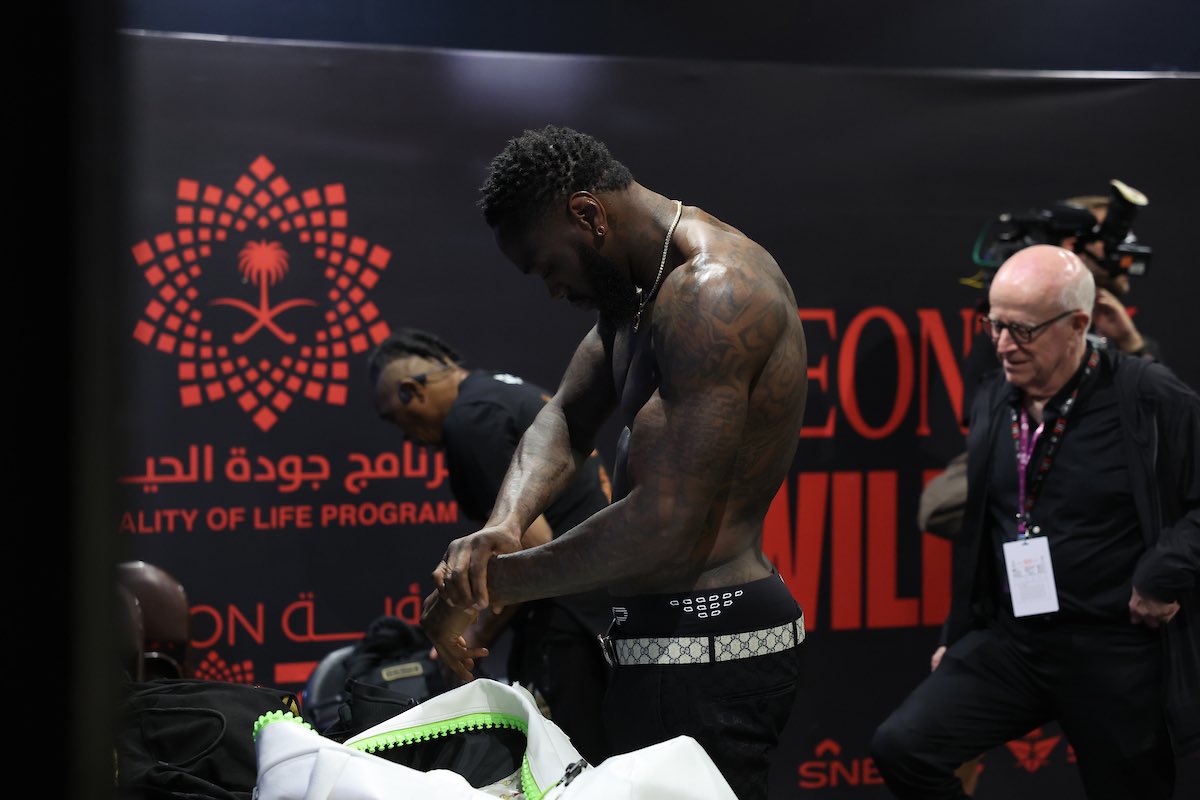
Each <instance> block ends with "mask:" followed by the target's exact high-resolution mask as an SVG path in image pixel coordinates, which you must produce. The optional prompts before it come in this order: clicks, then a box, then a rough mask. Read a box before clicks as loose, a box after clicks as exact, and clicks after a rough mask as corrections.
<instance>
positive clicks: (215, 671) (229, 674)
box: [195, 650, 254, 683]
mask: <svg viewBox="0 0 1200 800" xmlns="http://www.w3.org/2000/svg"><path fill="white" fill-rule="evenodd" d="M195 677H197V678H199V679H201V680H206V681H228V682H230V683H254V662H253V661H250V660H249V659H247V660H245V661H241V662H234V663H232V664H230V663H229V662H227V661H226V660H225V659H223V658H221V656H220V654H218V653H217V651H215V650H210V651H209V652H208V655H207V656H205V657H204V660H203V661H201V662H200V664H199V666H197V667H196V671H195Z"/></svg>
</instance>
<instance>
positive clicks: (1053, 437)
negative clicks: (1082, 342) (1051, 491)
mask: <svg viewBox="0 0 1200 800" xmlns="http://www.w3.org/2000/svg"><path fill="white" fill-rule="evenodd" d="M1098 363H1100V354H1099V352H1097V351H1095V350H1093V351H1092V354H1091V357H1090V358H1088V362H1087V366H1086V367H1084V370H1083V377H1082V378H1080V380H1079V383H1077V384H1075V388H1074V389H1072V390H1071V396H1070V397H1068V398H1067V399H1066V400H1065V401H1064V402H1063V406H1062V413H1060V414H1059V415H1058V419H1057V420H1055V422H1054V428H1053V429H1052V430H1051V431H1050V441H1049V442H1048V443H1047V445H1046V452H1044V453H1043V454H1042V461H1041V463H1040V464H1038V468H1037V472H1035V473H1034V474H1033V479H1032V481H1030V485H1029V486H1028V491H1027V490H1026V473H1027V472H1028V467H1029V461H1030V460H1031V459H1032V458H1033V451H1034V448H1036V447H1037V442H1038V439H1039V438H1040V437H1041V435H1042V428H1043V425H1044V423H1043V425H1038V426H1037V429H1036V430H1035V431H1034V432H1033V435H1032V436H1031V435H1030V433H1029V414H1028V413H1027V412H1026V411H1025V409H1024V408H1022V409H1021V411H1020V412H1019V413H1018V412H1017V410H1016V409H1015V408H1013V409H1010V412H1011V413H1012V437H1013V448H1014V449H1015V450H1016V454H1017V534H1018V535H1019V536H1020V537H1021V538H1027V537H1028V536H1029V534H1030V533H1033V534H1034V535H1036V534H1039V533H1041V528H1040V527H1039V526H1037V525H1033V526H1032V527H1031V526H1030V525H1029V512H1030V511H1032V510H1033V504H1034V502H1035V501H1036V500H1037V496H1038V493H1039V492H1040V491H1041V488H1042V481H1043V480H1045V478H1046V473H1047V472H1049V471H1050V465H1051V464H1053V463H1054V454H1055V453H1056V452H1058V445H1059V443H1060V442H1061V441H1062V438H1063V434H1064V433H1065V432H1066V430H1067V414H1069V413H1070V412H1071V408H1072V407H1074V405H1075V400H1076V398H1078V397H1079V389H1080V387H1082V386H1083V384H1084V382H1085V381H1087V379H1088V376H1090V375H1091V374H1092V372H1093V371H1094V370H1095V369H1096V365H1097V364H1098Z"/></svg>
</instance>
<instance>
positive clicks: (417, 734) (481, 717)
mask: <svg viewBox="0 0 1200 800" xmlns="http://www.w3.org/2000/svg"><path fill="white" fill-rule="evenodd" d="M276 722H291V723H293V724H297V725H302V726H304V727H305V728H308V729H309V730H310V731H313V733H316V730H315V729H314V728H313V726H312V725H310V724H308V723H307V722H305V721H304V720H303V719H301V718H300V717H297V716H296V715H295V714H293V713H292V712H290V711H269V712H267V713H266V714H263V715H262V716H260V717H259V718H258V719H257V720H255V722H254V732H253V737H254V738H255V739H257V738H258V734H259V732H260V731H262V729H263V728H265V727H266V726H268V725H271V724H273V723H276ZM486 728H509V729H512V730H519V731H520V732H521V733H523V734H525V736H526V737H528V736H529V726H528V725H527V724H526V722H525V720H524V719H522V718H521V717H517V716H514V715H512V714H500V713H497V712H494V711H484V712H480V713H477V714H466V715H464V716H461V717H454V718H453V719H448V720H444V721H442V722H431V723H428V724H426V725H417V726H416V727H413V728H405V729H403V730H399V731H388V732H387V733H379V734H376V735H374V736H371V737H369V738H367V739H361V740H359V741H357V742H348V743H346V745H347V747H351V748H353V749H355V750H359V751H362V752H365V753H372V754H373V753H375V751H377V750H387V749H390V748H393V747H403V746H404V745H407V744H415V743H418V742H428V741H431V740H433V739H438V738H441V737H443V736H450V735H452V734H456V733H465V732H467V731H475V730H484V729H486ZM556 783H557V781H556V782H555V784H556ZM555 784H551V785H549V786H547V787H546V788H545V789H544V790H543V789H541V788H539V787H538V785H537V783H536V782H535V781H534V779H533V771H532V770H531V769H530V768H529V754H528V753H525V754H524V755H522V756H521V792H522V793H523V794H524V795H525V800H542V797H543V796H544V795H545V794H546V792H548V791H550V790H551V789H553V788H554V786H555Z"/></svg>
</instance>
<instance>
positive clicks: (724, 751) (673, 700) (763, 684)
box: [604, 647, 800, 800]
mask: <svg viewBox="0 0 1200 800" xmlns="http://www.w3.org/2000/svg"><path fill="white" fill-rule="evenodd" d="M799 659H800V648H798V647H793V648H792V649H790V650H785V651H783V652H781V653H773V654H770V655H763V656H754V657H753V658H746V659H742V660H740V661H726V662H719V663H715V664H668V665H664V666H656V665H634V666H619V667H616V668H615V669H614V670H613V673H612V678H611V679H610V684H609V689H608V695H607V696H606V697H605V700H604V723H605V728H606V729H607V731H608V737H609V742H610V744H611V745H612V747H613V752H614V753H627V752H629V751H631V750H637V749H640V748H642V747H648V746H650V745H652V744H657V743H658V742H664V741H666V740H668V739H672V738H674V737H676V736H680V735H687V736H691V737H692V738H693V739H695V740H696V741H697V742H699V744H700V745H701V747H703V748H704V750H705V751H706V752H707V753H708V755H709V757H710V758H711V759H712V760H713V763H714V764H715V765H716V767H717V769H719V770H720V771H721V774H722V775H724V776H725V780H726V781H728V783H729V785H730V787H731V788H732V789H733V791H734V793H735V794H736V795H737V796H738V797H739V798H740V800H764V798H766V796H767V774H768V772H769V768H770V755H771V753H772V752H773V751H774V750H775V747H776V746H777V744H778V742H779V735H780V733H781V732H782V731H783V727H784V725H785V724H786V723H787V720H788V717H789V716H790V715H791V712H792V704H793V701H794V699H795V696H796V686H797V676H798V674H799V669H800V661H799Z"/></svg>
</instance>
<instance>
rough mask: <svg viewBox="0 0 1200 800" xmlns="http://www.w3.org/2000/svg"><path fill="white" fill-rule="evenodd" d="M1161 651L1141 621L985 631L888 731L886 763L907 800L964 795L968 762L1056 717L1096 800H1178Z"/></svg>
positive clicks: (908, 702)
mask: <svg viewBox="0 0 1200 800" xmlns="http://www.w3.org/2000/svg"><path fill="white" fill-rule="evenodd" d="M1161 647H1162V645H1161V642H1160V641H1159V640H1158V638H1157V637H1156V636H1155V635H1154V634H1153V632H1150V631H1149V630H1148V629H1146V628H1140V627H1133V626H1130V627H1129V628H1127V629H1125V628H1120V629H1114V628H1101V627H1099V626H1086V625H1077V626H1072V625H1064V624H1060V623H1053V622H1044V621H1018V622H1011V623H1008V624H1007V625H1002V624H997V625H996V626H993V627H992V628H989V629H987V630H978V631H973V632H971V633H969V634H967V635H966V636H965V637H963V638H962V639H961V640H959V641H958V642H956V643H955V644H954V645H953V646H952V647H951V648H950V649H949V650H948V651H947V652H946V654H945V656H944V657H943V659H942V662H941V665H940V666H939V667H938V668H937V669H936V670H934V671H933V672H932V673H931V674H930V675H929V677H928V678H926V679H925V680H924V681H923V682H922V683H921V684H920V685H919V686H918V687H917V688H916V689H915V690H914V691H913V692H912V694H910V695H909V696H908V698H907V699H905V700H904V702H903V703H901V705H900V707H899V708H897V709H896V710H895V711H894V712H893V713H892V714H891V716H889V717H888V718H887V720H886V721H884V723H883V724H882V725H880V726H879V728H878V729H877V730H876V732H875V737H874V740H873V742H872V753H873V755H874V758H875V762H876V765H877V766H878V768H879V771H880V773H881V774H882V775H883V778H884V780H885V782H886V783H887V786H888V788H889V789H891V791H892V792H893V793H894V794H895V795H896V797H898V798H901V800H906V799H907V798H921V800H936V799H937V798H963V797H965V796H966V795H965V794H964V792H963V790H962V786H961V784H960V782H959V780H958V778H957V777H956V776H955V775H954V769H955V768H956V767H958V766H959V765H960V764H962V763H963V762H964V761H968V760H970V759H972V758H974V757H976V756H979V755H981V754H983V753H985V752H987V751H988V750H990V749H992V748H993V747H996V746H998V745H1000V744H1003V743H1004V742H1007V741H1009V740H1011V739H1014V738H1017V737H1019V736H1022V735H1024V734H1026V733H1028V732H1029V731H1030V730H1032V729H1034V728H1037V727H1039V726H1041V725H1043V724H1045V723H1046V722H1049V721H1051V720H1056V721H1057V722H1058V724H1059V726H1060V727H1061V728H1062V730H1063V733H1064V734H1065V735H1066V737H1067V739H1068V740H1069V741H1070V742H1071V745H1072V746H1073V747H1074V749H1075V756H1076V762H1077V765H1078V767H1079V772H1080V777H1081V778H1082V779H1083V785H1084V790H1085V791H1086V793H1087V796H1088V797H1089V798H1091V800H1100V799H1101V798H1112V800H1130V798H1136V799H1137V800H1158V799H1160V798H1161V799H1162V800H1166V799H1167V798H1170V797H1171V794H1172V792H1173V790H1174V785H1175V760H1174V756H1173V753H1172V750H1171V746H1170V740H1169V738H1168V734H1167V730H1166V721H1165V716H1164V714H1163V697H1162V650H1161ZM983 780H984V781H986V780H987V775H986V774H985V775H984V776H983Z"/></svg>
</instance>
